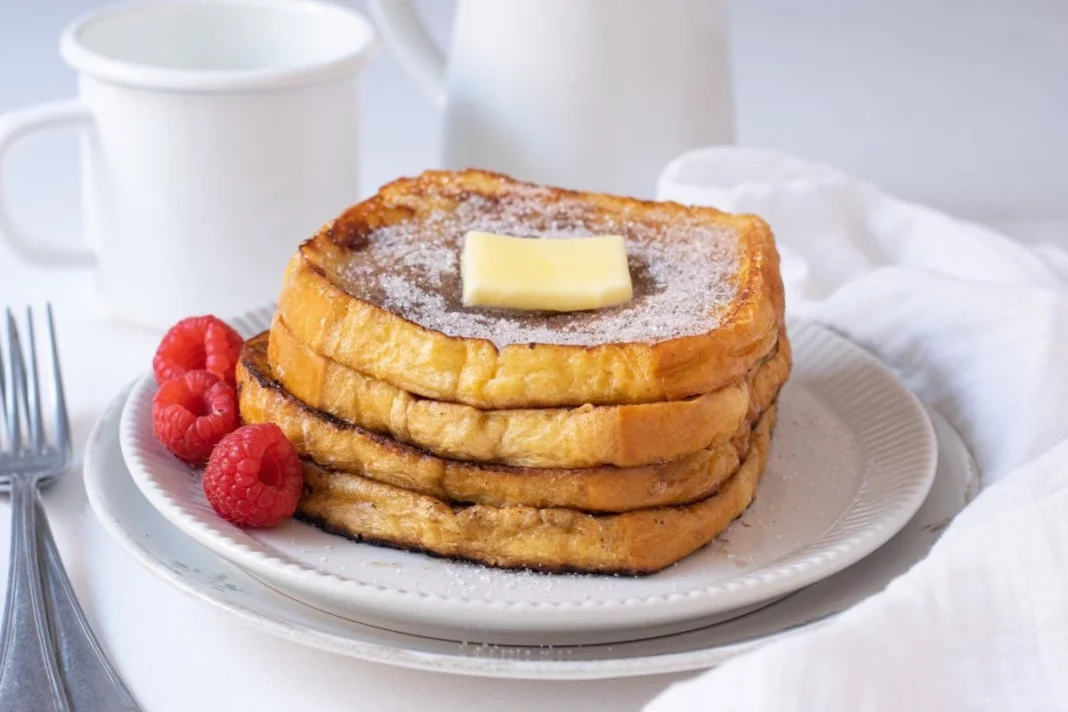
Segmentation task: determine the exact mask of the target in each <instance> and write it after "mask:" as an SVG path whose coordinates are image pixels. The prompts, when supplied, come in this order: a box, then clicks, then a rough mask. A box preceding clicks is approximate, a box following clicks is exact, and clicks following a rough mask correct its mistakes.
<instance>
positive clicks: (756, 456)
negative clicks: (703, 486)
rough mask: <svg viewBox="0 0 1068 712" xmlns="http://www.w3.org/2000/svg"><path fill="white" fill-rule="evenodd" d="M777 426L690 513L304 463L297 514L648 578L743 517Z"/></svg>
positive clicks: (418, 542) (765, 426)
mask: <svg viewBox="0 0 1068 712" xmlns="http://www.w3.org/2000/svg"><path fill="white" fill-rule="evenodd" d="M774 422H775V407H774V406H772V407H771V408H769V409H768V411H767V412H766V413H765V414H764V416H763V417H762V418H761V419H760V421H759V423H758V425H757V426H756V427H755V428H754V430H753V432H752V435H751V436H750V438H749V439H750V442H749V446H748V448H747V451H748V454H747V455H746V458H745V461H744V462H743V463H742V464H741V466H740V467H739V468H738V471H737V472H736V473H735V474H734V475H733V476H731V477H730V478H729V479H727V480H726V482H725V483H723V485H722V486H721V487H720V488H719V489H717V490H716V491H715V493H714V494H712V495H711V496H708V497H706V498H705V499H702V500H699V501H697V502H694V503H692V504H687V505H683V506H676V507H660V508H654V509H639V510H636V511H631V512H625V513H622V514H608V515H604V514H601V515H598V514H588V513H585V512H578V511H575V510H571V509H539V508H535V507H521V506H520V507H493V506H488V505H484V504H475V505H469V506H457V505H455V504H450V503H447V502H443V501H441V500H440V499H436V498H434V497H430V496H427V495H423V494H418V493H416V492H411V491H408V490H406V489H401V488H399V487H394V486H391V485H387V484H384V483H382V482H376V481H375V480H371V479H368V478H366V477H361V476H359V475H355V474H351V473H344V472H336V471H331V470H327V469H325V468H323V467H321V466H319V465H317V464H315V463H314V462H311V461H305V464H304V483H305V489H304V494H303V495H302V496H301V499H300V502H299V503H298V505H297V513H296V517H297V518H298V519H302V520H304V521H306V522H308V523H310V524H313V525H315V526H317V527H319V528H321V529H323V530H325V531H328V532H331V533H334V534H340V535H342V536H346V537H349V538H350V539H355V540H356V541H366V542H370V543H374V544H383V545H387V546H393V547H398V548H402V549H409V550H415V551H422V552H428V553H431V554H435V555H437V556H442V557H446V558H450V559H465V560H468V561H474V562H477V563H481V564H486V565H489V566H498V567H504V568H529V569H536V570H540V571H546V572H553V573H564V572H580V573H600V574H609V573H612V574H649V573H653V572H656V571H659V570H660V569H663V568H664V567H666V566H669V565H671V564H673V563H675V562H676V561H679V560H680V559H682V558H684V557H686V556H688V555H689V554H691V553H693V552H694V551H696V550H697V549H699V548H701V547H702V546H704V545H705V544H708V543H709V542H710V541H712V540H713V539H714V538H715V537H716V536H718V535H719V534H720V533H722V532H723V530H725V529H726V528H727V527H728V526H729V525H730V523H731V522H732V521H733V520H734V519H735V518H736V517H738V516H739V515H740V514H742V512H744V511H745V509H746V508H747V507H748V506H749V504H750V502H752V500H753V496H754V494H755V492H756V487H757V484H758V483H759V481H760V478H761V475H762V474H763V472H764V467H765V464H766V463H767V457H768V451H769V448H770V433H771V429H772V426H773V425H774Z"/></svg>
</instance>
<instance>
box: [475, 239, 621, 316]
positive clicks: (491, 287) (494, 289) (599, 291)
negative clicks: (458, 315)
mask: <svg viewBox="0 0 1068 712" xmlns="http://www.w3.org/2000/svg"><path fill="white" fill-rule="evenodd" d="M460 269H461V270H462V274H463V283H464V305H465V306H472V307H503V308H506V309H531V310H534V309H537V310H547V311H558V312H569V311H579V310H583V309H599V308H601V307H609V306H614V305H616V304H622V303H624V302H628V301H630V299H631V297H632V296H633V288H632V286H631V282H630V268H629V267H628V265H627V249H626V246H625V245H624V243H623V238H622V237H621V236H619V235H603V236H598V237H578V238H529V237H509V236H507V235H494V234H491V233H488V232H477V231H471V232H469V233H467V235H466V236H465V237H464V248H463V257H462V258H461V264H460Z"/></svg>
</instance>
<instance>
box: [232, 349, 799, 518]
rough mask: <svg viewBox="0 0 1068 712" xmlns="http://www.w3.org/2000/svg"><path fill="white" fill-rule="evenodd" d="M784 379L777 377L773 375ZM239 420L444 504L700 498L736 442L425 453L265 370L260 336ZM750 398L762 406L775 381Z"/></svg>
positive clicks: (242, 380) (241, 367)
mask: <svg viewBox="0 0 1068 712" xmlns="http://www.w3.org/2000/svg"><path fill="white" fill-rule="evenodd" d="M782 377H783V378H785V374H783V376H782ZM237 379H238V389H239V404H240V409H241V417H242V419H243V420H244V421H245V422H246V423H262V422H271V423H275V424H277V425H278V426H279V427H280V428H281V429H282V431H283V432H284V433H285V434H286V437H287V438H289V440H290V441H291V442H292V443H293V444H294V446H295V447H296V449H297V451H298V452H299V453H300V454H301V455H303V456H308V457H311V458H314V459H315V460H316V461H318V462H320V463H322V464H323V465H325V466H327V467H330V468H333V469H337V470H346V471H351V472H355V473H357V474H360V475H363V476H365V477H367V478H369V479H374V480H378V481H381V482H383V483H386V484H390V485H393V486H396V487H402V488H405V489H409V490H412V491H414V492H417V493H422V494H426V495H430V496H432V497H436V498H438V499H443V500H447V501H454V502H468V503H481V504H489V505H493V506H511V505H526V506H531V507H566V508H573V509H581V510H586V511H592V512H622V511H628V510H632V509H640V508H647V507H658V506H664V505H672V504H679V503H684V502H691V501H694V500H698V499H701V498H702V497H707V496H708V495H709V494H710V493H711V492H714V491H715V490H716V488H717V487H719V485H720V484H722V482H723V481H724V480H725V479H726V478H727V477H729V476H730V474H731V473H732V472H733V471H734V469H735V468H736V467H737V465H738V460H739V457H738V447H740V446H745V445H746V443H747V441H746V440H744V435H745V434H747V433H748V430H749V424H748V422H746V423H744V424H743V426H742V427H741V428H740V429H739V432H740V433H742V434H743V439H739V438H737V437H736V438H735V439H734V440H733V441H732V442H728V443H724V444H722V445H719V446H717V447H713V448H706V449H704V450H699V451H698V452H696V453H693V454H691V455H687V456H685V457H682V458H679V459H677V460H670V461H667V462H661V463H654V464H650V465H644V466H637V467H615V466H611V465H604V466H598V467H589V468H581V469H565V468H526V467H511V466H507V465H500V464H493V463H475V462H467V461H462V460H450V459H445V458H440V457H437V456H434V455H432V454H430V453H428V452H426V451H425V450H421V449H419V448H416V447H412V446H410V445H405V444H403V443H400V442H397V441H396V440H394V439H392V438H390V437H388V436H385V435H381V434H378V433H374V432H372V431H369V430H366V429H364V428H360V427H358V426H355V425H352V424H351V423H347V422H345V421H343V420H340V419H338V418H336V417H334V416H331V415H329V414H327V413H324V412H321V411H318V410H316V409H314V408H312V407H310V406H308V405H307V404H304V403H302V402H301V401H299V400H298V399H296V398H295V397H294V396H292V395H291V394H289V393H288V392H286V391H285V389H284V388H282V386H281V385H280V384H279V383H278V382H277V381H275V380H274V379H273V377H272V376H271V371H270V366H269V364H268V362H267V357H266V345H265V344H264V340H263V339H262V338H260V339H253V340H251V341H249V342H248V343H247V344H246V346H245V349H244V352H243V353H242V359H241V362H240V363H239V364H238V369H237ZM764 388H765V390H762V391H761V392H760V393H755V394H754V397H755V398H758V399H759V400H760V403H762V404H763V407H762V408H761V410H764V409H766V408H767V407H770V405H771V403H772V402H773V401H774V399H775V396H776V395H777V392H778V386H777V385H773V384H772V383H770V382H769V383H766V384H765V386H764Z"/></svg>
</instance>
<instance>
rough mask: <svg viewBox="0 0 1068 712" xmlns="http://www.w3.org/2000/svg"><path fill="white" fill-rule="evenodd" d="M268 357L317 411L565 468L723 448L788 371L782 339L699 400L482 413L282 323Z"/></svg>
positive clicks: (443, 449) (433, 443)
mask: <svg viewBox="0 0 1068 712" xmlns="http://www.w3.org/2000/svg"><path fill="white" fill-rule="evenodd" d="M257 338H262V337H257ZM253 341H254V342H255V341H256V339H254V340H253ZM268 360H269V363H270V367H271V370H272V373H273V375H274V377H275V378H276V379H277V380H278V382H279V383H280V384H281V385H282V386H283V387H284V388H285V389H286V390H287V391H288V392H289V393H291V394H292V395H294V396H295V397H296V398H298V399H299V400H301V401H303V402H304V403H306V404H308V405H310V406H311V407H313V408H315V409H317V410H321V411H325V412H327V413H329V414H331V415H334V416H336V417H338V418H340V419H342V420H345V421H347V422H350V423H353V424H355V425H359V426H361V427H363V428H367V429H368V430H372V431H375V432H378V433H383V434H387V435H390V436H392V437H393V438H395V439H396V440H399V441H401V442H403V443H407V444H409V445H415V446H417V447H420V448H423V449H425V450H428V451H430V452H431V453H434V454H435V455H439V456H441V457H448V458H453V459H459V460H475V461H480V462H500V463H504V464H508V465H516V466H523V467H564V468H576V467H593V466H596V465H616V466H619V467H634V466H638V465H648V464H652V463H654V462H662V461H665V460H674V459H677V458H680V457H683V456H685V455H689V454H692V453H694V452H697V451H698V450H703V449H704V448H707V447H711V446H715V445H719V444H722V443H723V442H726V441H727V440H729V439H730V438H731V437H732V436H733V435H734V434H735V433H736V432H737V431H738V428H739V427H740V426H741V424H742V421H743V419H744V418H745V417H746V413H747V410H749V409H751V406H750V401H751V400H752V399H751V398H750V393H749V388H748V380H750V379H752V378H756V377H757V373H758V372H760V373H763V376H762V377H763V378H764V379H770V380H772V381H774V382H775V389H776V390H777V388H778V385H780V384H781V383H782V382H783V381H785V380H786V374H787V373H788V372H789V368H790V352H789V344H788V342H787V341H786V336H785V334H783V336H781V337H780V341H779V344H778V346H777V348H776V350H775V351H774V352H773V355H771V356H770V357H769V359H768V361H767V362H766V363H765V364H762V366H763V368H760V367H758V368H754V369H753V370H752V371H751V372H750V373H749V374H747V377H746V379H743V380H741V381H738V382H736V383H732V384H729V385H727V386H724V387H723V388H720V389H719V390H717V391H714V392H712V393H709V394H705V395H703V396H696V397H693V398H689V399H686V400H682V401H664V402H659V403H647V404H638V405H623V406H591V405H585V406H581V407H578V408H523V409H508V410H480V409H477V408H473V407H472V406H468V405H463V404H460V403H449V402H445V401H436V400H430V399H425V398H421V397H419V396H413V395H411V394H410V393H408V392H407V391H404V390H401V389H399V388H397V387H396V386H393V385H390V384H388V383H386V382H385V381H379V380H377V379H374V378H370V377H368V376H364V375H363V374H361V373H359V372H358V371H355V370H354V369H352V368H350V367H348V366H344V365H341V364H339V363H337V362H336V361H333V360H332V359H328V358H326V357H325V356H321V355H319V354H317V353H315V352H314V351H312V350H311V349H309V348H308V347H306V346H305V345H304V344H302V343H301V342H300V341H298V340H297V339H296V338H295V337H294V336H293V335H292V333H291V332H290V331H289V329H288V327H287V326H286V325H285V323H284V322H283V321H282V319H281V318H280V317H276V318H275V322H274V324H273V325H272V327H271V332H270V344H269V347H268ZM755 400H759V399H755ZM754 405H755V403H754ZM757 415H758V412H753V413H752V414H751V415H750V419H751V420H755V418H756V416H757Z"/></svg>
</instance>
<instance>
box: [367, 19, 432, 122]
mask: <svg viewBox="0 0 1068 712" xmlns="http://www.w3.org/2000/svg"><path fill="white" fill-rule="evenodd" d="M370 6H371V15H372V16H373V17H374V18H375V22H376V24H377V25H378V28H379V29H380V30H381V31H382V36H383V37H384V38H385V39H386V44H388V45H389V46H390V48H391V49H392V50H393V52H394V53H395V54H396V55H397V60H398V61H400V63H401V66H402V67H404V69H405V71H407V72H408V74H410V75H411V77H412V78H413V79H414V80H415V82H416V84H418V85H419V88H420V89H422V90H423V92H424V93H425V94H426V95H427V97H429V99H430V100H431V101H432V102H434V105H435V106H439V107H440V106H443V105H444V104H445V54H444V53H443V52H442V51H441V48H439V47H438V46H437V45H436V44H435V43H434V40H433V38H431V37H430V35H429V34H428V33H427V31H426V26H424V25H423V22H422V20H420V19H419V14H418V13H417V12H416V10H415V5H413V4H412V0H370Z"/></svg>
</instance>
